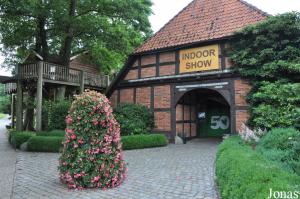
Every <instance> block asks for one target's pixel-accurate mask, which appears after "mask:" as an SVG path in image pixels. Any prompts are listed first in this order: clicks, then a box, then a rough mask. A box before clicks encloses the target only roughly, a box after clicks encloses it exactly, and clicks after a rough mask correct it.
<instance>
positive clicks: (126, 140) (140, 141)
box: [122, 134, 168, 150]
mask: <svg viewBox="0 0 300 199" xmlns="http://www.w3.org/2000/svg"><path fill="white" fill-rule="evenodd" d="M122 143H123V149H124V150H131V149H143V148H150V147H160V146H166V145H167V144H168V140H167V138H166V136H165V135H162V134H151V135H130V136H122Z"/></svg>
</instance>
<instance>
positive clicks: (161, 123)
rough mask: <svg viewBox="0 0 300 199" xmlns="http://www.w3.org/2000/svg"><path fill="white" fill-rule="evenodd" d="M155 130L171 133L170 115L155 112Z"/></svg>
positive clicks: (168, 113)
mask: <svg viewBox="0 0 300 199" xmlns="http://www.w3.org/2000/svg"><path fill="white" fill-rule="evenodd" d="M154 119H155V130H159V131H171V113H170V112H167V111H166V112H155V113H154Z"/></svg>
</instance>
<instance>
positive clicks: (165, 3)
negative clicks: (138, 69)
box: [0, 0, 300, 75]
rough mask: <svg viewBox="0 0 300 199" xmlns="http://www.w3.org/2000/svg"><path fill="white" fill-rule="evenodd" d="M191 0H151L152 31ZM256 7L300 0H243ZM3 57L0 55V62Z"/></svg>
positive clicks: (299, 4) (278, 7)
mask: <svg viewBox="0 0 300 199" xmlns="http://www.w3.org/2000/svg"><path fill="white" fill-rule="evenodd" d="M191 1H192V0H152V2H153V7H152V10H153V15H152V16H151V17H150V22H151V26H152V29H153V32H154V33H155V32H157V31H158V30H159V29H160V28H161V27H163V25H165V24H166V23H167V22H168V21H169V20H170V19H171V18H173V17H174V16H175V15H176V14H177V13H178V12H179V11H180V10H182V9H183V8H184V7H185V6H186V5H188V4H189V3H190V2H191ZM245 1H247V2H248V3H250V4H252V5H254V6H256V7H257V8H259V9H261V10H263V11H265V12H267V13H269V14H272V15H275V14H279V13H284V12H289V11H299V12H300V0H245ZM2 62H3V57H1V56H0V63H2ZM0 75H10V72H9V71H5V70H4V69H1V68H0Z"/></svg>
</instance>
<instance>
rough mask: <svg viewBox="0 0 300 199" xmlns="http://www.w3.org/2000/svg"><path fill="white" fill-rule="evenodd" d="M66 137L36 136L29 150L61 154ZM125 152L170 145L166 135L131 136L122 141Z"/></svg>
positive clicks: (29, 144) (30, 143)
mask: <svg viewBox="0 0 300 199" xmlns="http://www.w3.org/2000/svg"><path fill="white" fill-rule="evenodd" d="M63 140H64V137H54V136H53V137H50V136H40V135H38V136H34V137H32V138H30V139H29V140H28V144H27V147H28V150H29V151H36V152H59V151H60V149H61V148H62V141H63ZM121 141H122V143H123V150H132V149H143V148H150V147H161V146H166V145H167V144H168V140H167V138H166V136H165V135H162V134H152V135H131V136H123V137H122V139H121Z"/></svg>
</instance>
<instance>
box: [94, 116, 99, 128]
mask: <svg viewBox="0 0 300 199" xmlns="http://www.w3.org/2000/svg"><path fill="white" fill-rule="evenodd" d="M98 123H99V122H98V120H97V119H96V118H94V119H93V125H94V126H97V125H98Z"/></svg>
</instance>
